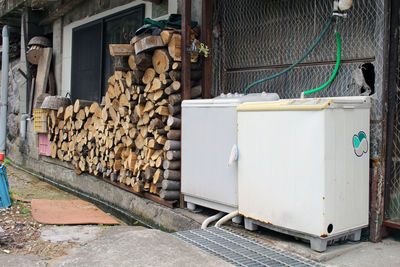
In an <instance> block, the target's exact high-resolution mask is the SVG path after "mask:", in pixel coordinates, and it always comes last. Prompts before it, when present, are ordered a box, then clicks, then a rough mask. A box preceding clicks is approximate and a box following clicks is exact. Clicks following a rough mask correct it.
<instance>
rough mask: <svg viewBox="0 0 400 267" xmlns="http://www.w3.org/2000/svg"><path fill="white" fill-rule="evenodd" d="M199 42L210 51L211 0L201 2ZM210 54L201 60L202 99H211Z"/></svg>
mask: <svg viewBox="0 0 400 267" xmlns="http://www.w3.org/2000/svg"><path fill="white" fill-rule="evenodd" d="M201 17H202V18H201V21H202V25H201V27H202V29H201V41H202V42H203V43H204V44H205V45H206V46H208V48H209V49H210V51H211V27H212V26H211V0H203V1H202V11H201ZM211 79H212V77H211V54H210V55H208V57H207V58H204V59H203V75H202V80H201V87H202V89H203V92H202V95H203V98H211V86H212V84H211Z"/></svg>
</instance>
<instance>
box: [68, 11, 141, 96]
mask: <svg viewBox="0 0 400 267" xmlns="http://www.w3.org/2000/svg"><path fill="white" fill-rule="evenodd" d="M144 7H145V5H139V6H136V7H134V8H132V9H129V10H126V11H123V12H120V13H117V14H115V15H112V16H109V17H106V18H103V19H100V20H97V21H94V22H91V23H89V24H86V25H83V26H80V27H77V28H75V29H73V31H72V65H71V66H72V71H71V97H72V100H73V101H75V100H76V99H86V100H92V101H98V102H100V101H101V98H102V96H104V95H105V92H106V90H107V80H108V78H109V77H110V76H111V75H112V74H113V71H114V67H113V57H111V56H110V53H109V48H108V45H109V44H112V43H121V44H123V43H129V41H130V40H131V38H132V37H133V36H134V34H135V32H136V30H137V29H138V28H139V27H140V26H142V25H143V20H144Z"/></svg>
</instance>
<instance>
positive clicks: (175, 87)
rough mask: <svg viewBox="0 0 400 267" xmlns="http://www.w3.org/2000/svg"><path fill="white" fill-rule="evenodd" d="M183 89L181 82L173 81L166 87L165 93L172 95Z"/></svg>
mask: <svg viewBox="0 0 400 267" xmlns="http://www.w3.org/2000/svg"><path fill="white" fill-rule="evenodd" d="M180 89H181V83H180V82H179V81H174V82H172V83H171V84H170V85H169V86H168V87H167V88H165V90H164V91H165V93H166V94H167V95H171V94H174V93H177V92H179V91H180Z"/></svg>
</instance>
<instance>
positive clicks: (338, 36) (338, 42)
mask: <svg viewBox="0 0 400 267" xmlns="http://www.w3.org/2000/svg"><path fill="white" fill-rule="evenodd" d="M336 44H337V57H336V66H335V70H334V71H333V73H332V76H331V78H329V80H328V81H327V82H326V83H324V84H323V85H321V86H320V87H317V88H315V89H311V90H308V91H304V92H303V93H302V96H303V95H309V94H312V93H315V92H318V91H320V90H322V89H324V88H325V87H327V86H328V85H330V84H331V83H332V81H333V80H334V79H335V77H336V75H337V73H338V70H339V66H340V59H341V57H342V44H341V42H340V34H339V33H338V32H337V33H336Z"/></svg>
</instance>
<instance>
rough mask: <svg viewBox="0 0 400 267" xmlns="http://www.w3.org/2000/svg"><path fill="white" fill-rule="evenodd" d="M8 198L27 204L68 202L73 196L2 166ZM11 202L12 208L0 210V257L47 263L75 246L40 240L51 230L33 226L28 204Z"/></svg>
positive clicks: (67, 243) (9, 167)
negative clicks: (39, 259)
mask: <svg viewBox="0 0 400 267" xmlns="http://www.w3.org/2000/svg"><path fill="white" fill-rule="evenodd" d="M6 169H7V174H8V180H9V184H10V191H11V193H12V194H14V195H16V196H19V197H22V198H24V199H27V200H30V199H34V198H40V199H57V200H72V199H77V197H76V196H74V195H71V194H69V193H66V192H64V191H62V190H59V189H58V188H56V187H54V186H51V185H49V184H47V183H45V182H43V181H40V180H39V179H37V178H36V177H33V176H32V175H30V174H27V173H25V172H23V171H20V170H18V169H15V168H13V167H12V166H11V165H6ZM11 198H12V206H11V207H10V208H7V209H0V227H1V228H2V229H3V233H2V234H0V254H19V255H35V256H39V257H42V258H43V257H44V258H47V259H51V258H55V257H59V256H62V255H65V254H66V251H67V250H69V249H70V248H73V247H77V246H79V243H78V242H51V241H45V240H42V239H41V238H40V235H41V233H42V232H43V231H44V230H46V229H49V228H50V227H52V226H49V225H42V224H39V223H37V222H36V221H35V220H34V219H33V217H32V216H31V210H30V203H26V202H22V201H18V200H15V199H13V197H11Z"/></svg>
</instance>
